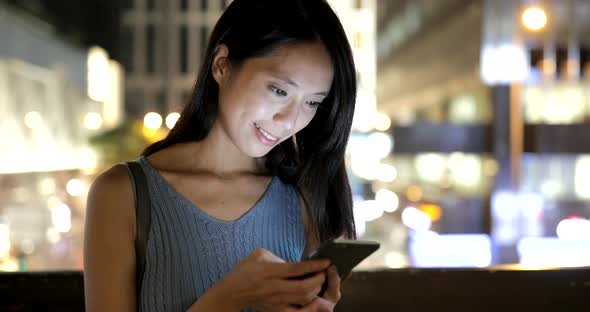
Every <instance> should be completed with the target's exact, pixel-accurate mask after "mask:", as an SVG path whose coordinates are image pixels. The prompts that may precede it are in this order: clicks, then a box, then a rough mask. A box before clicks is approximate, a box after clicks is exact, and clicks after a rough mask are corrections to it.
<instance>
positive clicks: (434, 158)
mask: <svg viewBox="0 0 590 312" xmlns="http://www.w3.org/2000/svg"><path fill="white" fill-rule="evenodd" d="M414 164H415V167H416V173H417V174H418V176H419V177H420V179H422V180H424V181H428V182H433V183H434V182H438V181H440V180H441V179H442V178H443V176H444V174H445V171H446V168H447V163H446V160H445V157H444V156H442V155H440V154H435V153H426V154H419V155H417V156H416V158H415V161H414Z"/></svg>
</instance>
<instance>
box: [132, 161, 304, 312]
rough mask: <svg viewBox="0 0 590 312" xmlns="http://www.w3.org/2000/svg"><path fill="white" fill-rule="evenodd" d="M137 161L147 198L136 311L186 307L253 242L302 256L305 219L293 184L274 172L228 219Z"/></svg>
mask: <svg viewBox="0 0 590 312" xmlns="http://www.w3.org/2000/svg"><path fill="white" fill-rule="evenodd" d="M138 162H139V164H140V165H141V166H142V168H143V170H144V172H145V174H146V177H147V181H148V189H149V192H150V199H151V202H152V207H151V210H152V217H151V228H150V232H149V240H148V242H147V247H146V266H145V273H144V277H143V283H142V289H141V295H140V296H141V297H140V304H141V311H143V312H151V311H186V309H188V308H189V307H190V306H191V305H192V304H193V303H194V302H195V301H197V299H199V297H200V296H201V295H203V294H204V293H205V292H206V291H207V289H209V288H210V287H211V286H213V284H215V282H216V281H217V280H219V279H220V278H221V277H222V276H223V275H224V274H225V273H227V272H229V271H230V270H231V269H232V268H233V267H234V265H235V264H236V263H238V262H239V261H240V260H241V259H243V258H244V257H246V256H248V255H249V254H250V253H251V252H252V251H254V250H255V249H256V248H258V247H262V248H265V249H267V250H269V251H271V252H272V253H273V254H275V255H277V256H278V257H280V258H282V259H284V260H285V261H287V262H297V261H299V260H301V257H302V255H303V249H304V246H305V234H304V225H303V219H302V215H301V210H300V205H299V195H298V193H297V191H296V189H295V188H294V187H293V186H292V185H289V184H285V183H283V182H282V181H281V180H280V179H279V178H278V177H276V176H275V177H273V178H272V181H271V183H270V185H269V187H268V189H267V190H266V192H265V193H264V195H263V196H262V198H260V200H259V201H258V202H257V203H256V204H255V206H254V207H252V209H251V210H250V211H248V212H247V213H246V214H245V215H244V216H242V217H241V218H240V219H238V220H236V221H231V222H227V221H222V220H219V219H216V218H214V217H211V216H209V215H208V214H206V213H205V212H204V211H202V210H200V209H199V208H198V207H195V206H194V205H193V204H192V203H191V202H189V201H188V199H186V198H185V197H184V196H182V195H181V194H180V193H178V192H177V191H176V190H175V189H174V188H173V187H172V185H170V184H169V183H168V182H167V181H166V180H165V179H164V177H163V176H162V175H160V173H159V171H157V170H156V169H155V168H154V167H152V166H151V165H150V163H149V162H148V161H147V159H146V158H145V157H140V158H139V159H138ZM228 196H231V194H228ZM245 311H249V310H245Z"/></svg>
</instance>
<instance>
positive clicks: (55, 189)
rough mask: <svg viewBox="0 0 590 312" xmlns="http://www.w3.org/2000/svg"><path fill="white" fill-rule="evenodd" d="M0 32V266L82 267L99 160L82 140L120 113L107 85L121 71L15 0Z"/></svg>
mask: <svg viewBox="0 0 590 312" xmlns="http://www.w3.org/2000/svg"><path fill="white" fill-rule="evenodd" d="M0 40H1V41H2V42H3V44H2V45H0V113H1V115H2V122H1V123H0V130H1V131H0V136H2V141H3V142H4V144H3V146H2V148H1V152H0V270H26V269H27V268H29V269H34V270H52V269H68V268H79V267H81V253H82V249H81V247H82V232H83V230H82V225H83V216H84V205H85V203H84V202H85V195H86V191H87V187H88V183H89V181H88V179H87V177H88V175H89V174H92V171H93V169H94V167H95V165H96V155H95V154H94V152H93V151H92V150H91V149H90V148H89V147H88V145H87V144H86V139H87V137H88V136H90V135H92V134H93V133H96V131H98V130H99V129H101V128H105V127H114V126H116V125H117V123H118V122H119V121H120V119H121V118H122V115H121V104H120V103H121V102H120V101H117V100H118V97H120V94H119V93H116V92H115V94H113V93H112V92H110V93H109V92H108V91H109V90H110V91H113V90H120V87H115V88H114V89H112V88H111V87H113V86H112V85H105V84H104V82H105V81H109V82H114V83H116V82H118V81H120V79H118V77H120V76H121V75H122V73H121V72H120V68H119V67H118V66H117V64H116V63H111V64H110V65H111V66H109V63H108V62H109V60H108V58H100V60H102V61H103V63H102V65H104V66H97V65H96V64H94V65H92V63H93V61H92V60H93V59H94V60H96V54H95V53H92V51H95V52H96V51H97V50H100V49H99V48H93V49H91V50H90V51H89V49H88V48H84V47H82V46H79V45H77V44H73V43H71V42H69V41H67V40H64V39H63V38H61V37H60V36H59V35H57V34H56V32H55V30H54V28H53V27H52V25H51V24H49V23H47V22H46V21H44V20H41V19H39V18H37V17H35V16H32V15H30V14H28V12H26V11H23V10H21V9H19V8H18V7H13V6H9V5H4V4H0ZM99 54H100V53H99ZM104 54H105V53H104V51H103V53H102V54H101V55H102V56H103V57H104ZM99 65H100V64H99ZM91 68H92V69H93V71H91V70H90V69H91ZM109 69H110V70H112V71H113V72H112V74H113V75H112V76H108V74H109ZM101 73H102V75H101ZM105 75H107V76H108V77H106V76H105ZM97 76H99V77H98V78H100V79H98V78H96V77H97ZM111 78H112V79H111ZM97 83H98V85H97ZM91 89H95V91H96V89H98V91H97V92H95V93H94V94H93V95H96V96H97V97H95V98H94V99H93V98H92V97H91V93H90V90H91Z"/></svg>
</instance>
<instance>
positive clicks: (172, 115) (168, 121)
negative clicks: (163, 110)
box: [166, 112, 180, 129]
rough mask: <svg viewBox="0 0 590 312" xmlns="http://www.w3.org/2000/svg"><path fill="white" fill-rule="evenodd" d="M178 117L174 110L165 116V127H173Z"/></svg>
mask: <svg viewBox="0 0 590 312" xmlns="http://www.w3.org/2000/svg"><path fill="white" fill-rule="evenodd" d="M179 118H180V114H179V113H176V112H174V113H170V114H168V116H166V127H168V129H172V128H174V125H176V122H177V121H178V119H179Z"/></svg>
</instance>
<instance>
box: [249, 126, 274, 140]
mask: <svg viewBox="0 0 590 312" xmlns="http://www.w3.org/2000/svg"><path fill="white" fill-rule="evenodd" d="M254 126H255V127H256V129H258V131H260V133H261V134H262V135H263V136H264V137H265V138H266V139H268V140H269V141H278V140H279V138H277V137H275V136H273V135H272V134H270V133H269V132H268V131H266V130H264V129H263V128H262V127H260V126H259V125H258V124H257V123H254Z"/></svg>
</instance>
